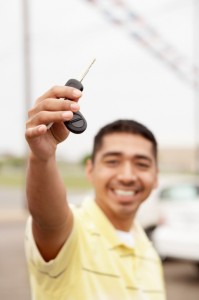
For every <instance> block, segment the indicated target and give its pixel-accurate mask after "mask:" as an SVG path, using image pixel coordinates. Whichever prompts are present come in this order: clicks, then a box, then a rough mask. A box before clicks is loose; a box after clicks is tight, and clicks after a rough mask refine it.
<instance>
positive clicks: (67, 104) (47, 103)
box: [29, 98, 80, 117]
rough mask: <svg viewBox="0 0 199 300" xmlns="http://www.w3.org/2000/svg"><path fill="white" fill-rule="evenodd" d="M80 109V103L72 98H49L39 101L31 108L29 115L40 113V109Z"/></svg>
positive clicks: (73, 110)
mask: <svg viewBox="0 0 199 300" xmlns="http://www.w3.org/2000/svg"><path fill="white" fill-rule="evenodd" d="M79 109H80V106H79V104H78V103H76V102H74V101H71V100H64V99H55V98H47V99H44V100H43V101H41V102H38V103H37V104H36V105H35V106H34V107H33V108H32V109H31V110H29V117H31V116H32V115H35V114H36V113H39V112H40V111H68V110H70V111H72V112H77V111H78V110H79Z"/></svg>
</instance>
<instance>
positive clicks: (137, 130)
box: [91, 119, 158, 162]
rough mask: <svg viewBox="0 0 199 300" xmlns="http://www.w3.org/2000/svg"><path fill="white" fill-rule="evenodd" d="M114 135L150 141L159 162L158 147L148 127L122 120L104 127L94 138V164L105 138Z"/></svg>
mask: <svg viewBox="0 0 199 300" xmlns="http://www.w3.org/2000/svg"><path fill="white" fill-rule="evenodd" d="M113 133H132V134H137V135H140V136H142V137H144V138H145V139H147V140H149V141H150V142H151V143H152V146H153V153H154V157H155V159H156V160H157V151H158V150H157V148H158V145H157V140H156V138H155V136H154V135H153V133H152V132H151V131H150V130H149V129H148V128H147V127H146V126H144V125H143V124H141V123H139V122H137V121H135V120H128V119H121V120H116V121H114V122H111V123H109V124H107V125H105V126H103V127H102V128H101V129H100V130H99V131H98V133H97V134H96V136H95V137H94V143H93V150H92V153H91V159H92V161H93V162H94V160H95V156H96V153H97V151H99V150H100V148H101V147H102V143H103V137H104V136H106V135H108V134H113Z"/></svg>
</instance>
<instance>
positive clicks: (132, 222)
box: [26, 87, 165, 300]
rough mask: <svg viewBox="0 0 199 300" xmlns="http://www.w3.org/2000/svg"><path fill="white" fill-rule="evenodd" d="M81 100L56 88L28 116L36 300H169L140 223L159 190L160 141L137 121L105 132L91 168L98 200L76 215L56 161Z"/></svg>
mask: <svg viewBox="0 0 199 300" xmlns="http://www.w3.org/2000/svg"><path fill="white" fill-rule="evenodd" d="M80 96H81V92H80V91H78V90H75V89H74V88H71V87H55V88H53V89H51V90H49V91H48V92H47V93H45V94H44V95H43V96H41V97H40V98H39V99H38V101H37V102H36V105H35V106H34V107H33V108H32V109H31V110H30V112H29V119H28V121H27V129H26V139H27V142H28V143H29V146H30V156H29V164H28V170H27V199H28V205H29V210H30V214H31V217H30V218H29V220H28V223H27V231H26V254H27V261H28V266H29V272H30V283H31V290H32V295H33V299H34V300H35V299H37V300H40V299H42V300H46V299H49V300H53V299H58V300H66V299H67V300H68V299H71V300H80V299H81V300H82V299H86V300H93V299H95V300H109V299H110V300H121V299H122V300H125V299H140V300H165V291H164V282H163V275H162V266H161V263H160V260H159V257H158V256H157V254H156V252H155V250H154V249H153V247H152V245H151V243H150V242H149V241H148V239H147V237H146V235H145V233H144V231H143V230H142V228H141V227H140V225H139V224H138V223H137V221H136V219H135V217H136V212H137V210H138V209H139V207H140V205H141V204H142V202H143V201H145V200H146V199H147V197H148V196H149V194H150V193H151V191H152V190H153V189H154V188H155V187H156V186H157V174H158V166H157V142H156V139H155V137H154V135H153V134H152V132H151V131H150V130H149V129H148V128H146V127H145V126H144V125H142V124H140V123H138V122H136V121H133V120H117V121H115V122H112V123H110V124H108V125H106V126H104V127H103V128H101V129H100V131H99V132H98V133H97V135H96V136H95V139H94V146H93V151H92V156H91V159H90V160H88V162H87V166H86V172H87V177H88V180H89V181H90V182H91V183H92V185H93V189H94V197H93V198H92V199H87V201H84V202H83V204H82V206H81V207H80V208H74V207H70V205H69V204H68V202H67V195H66V188H65V186H64V183H63V180H62V178H61V176H60V174H59V172H58V168H57V165H56V157H55V156H56V148H57V144H58V143H60V142H62V141H63V140H65V139H66V138H67V137H68V134H69V132H68V130H67V129H66V127H65V126H64V124H63V122H64V121H67V120H70V119H71V118H72V116H73V112H75V111H77V110H78V109H79V106H78V104H77V101H78V99H79V97H80ZM60 98H67V99H71V100H73V101H71V100H63V99H60ZM52 122H53V125H52V127H51V128H50V130H48V126H47V124H49V123H52Z"/></svg>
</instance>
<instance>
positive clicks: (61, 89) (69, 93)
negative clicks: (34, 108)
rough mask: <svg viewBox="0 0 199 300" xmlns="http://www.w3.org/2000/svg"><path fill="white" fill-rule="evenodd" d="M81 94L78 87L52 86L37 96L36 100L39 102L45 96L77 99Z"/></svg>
mask: <svg viewBox="0 0 199 300" xmlns="http://www.w3.org/2000/svg"><path fill="white" fill-rule="evenodd" d="M81 95H82V92H81V91H80V90H78V89H75V88H73V87H69V86H54V87H52V88H51V89H50V90H48V91H47V92H46V93H45V94H43V95H42V96H41V97H39V98H38V100H37V102H41V101H43V100H44V99H47V98H65V99H70V100H73V101H77V100H78V99H79V98H80V97H81Z"/></svg>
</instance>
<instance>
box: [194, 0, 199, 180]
mask: <svg viewBox="0 0 199 300" xmlns="http://www.w3.org/2000/svg"><path fill="white" fill-rule="evenodd" d="M193 14H194V24H193V25H194V65H195V66H199V1H198V0H194V6H193ZM194 72H195V81H196V87H195V90H194V102H195V105H194V118H195V120H194V121H195V172H196V173H197V174H199V81H198V77H199V70H198V68H197V69H195V70H194Z"/></svg>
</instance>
